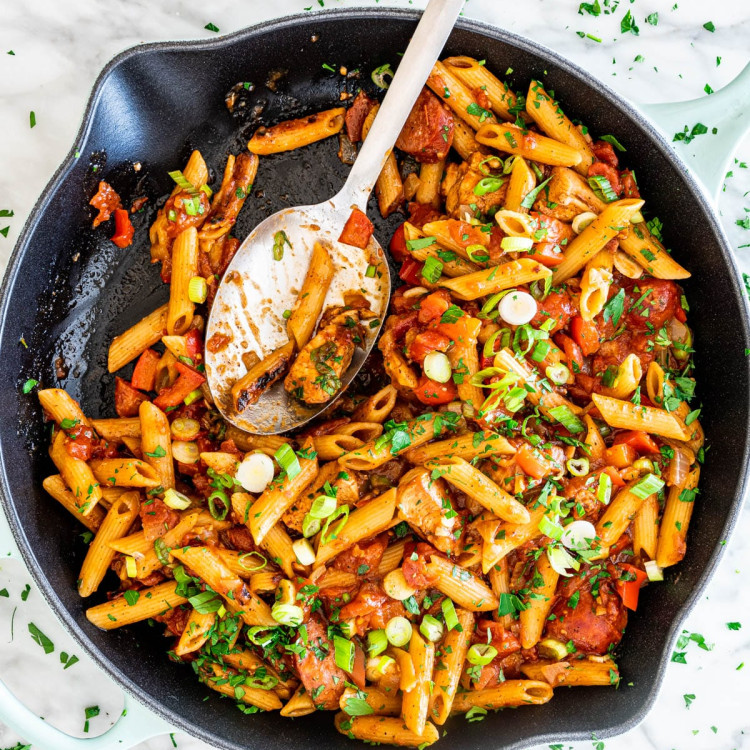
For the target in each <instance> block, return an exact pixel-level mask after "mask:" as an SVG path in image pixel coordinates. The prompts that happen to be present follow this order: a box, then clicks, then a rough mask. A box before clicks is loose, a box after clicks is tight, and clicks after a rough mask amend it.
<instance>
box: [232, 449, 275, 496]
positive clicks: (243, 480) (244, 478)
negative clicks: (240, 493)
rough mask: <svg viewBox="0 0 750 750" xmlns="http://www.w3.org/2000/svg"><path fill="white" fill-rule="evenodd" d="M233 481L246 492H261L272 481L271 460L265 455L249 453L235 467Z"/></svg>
mask: <svg viewBox="0 0 750 750" xmlns="http://www.w3.org/2000/svg"><path fill="white" fill-rule="evenodd" d="M235 479H236V480H237V481H238V482H239V483H240V484H241V485H242V486H243V488H244V489H246V490H247V491H248V492H255V493H258V492H263V490H265V489H266V487H268V485H269V484H270V483H271V481H272V480H273V460H272V459H271V457H270V456H267V455H266V454H265V453H251V454H249V455H248V456H245V458H244V459H243V461H242V463H241V464H240V465H239V466H238V467H237V474H236V475H235Z"/></svg>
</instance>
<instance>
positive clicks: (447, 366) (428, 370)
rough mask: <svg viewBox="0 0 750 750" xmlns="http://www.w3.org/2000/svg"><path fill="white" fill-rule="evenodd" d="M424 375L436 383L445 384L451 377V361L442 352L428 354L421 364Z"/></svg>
mask: <svg viewBox="0 0 750 750" xmlns="http://www.w3.org/2000/svg"><path fill="white" fill-rule="evenodd" d="M422 368H423V369H424V374H425V375H427V377H428V378H429V379H430V380H434V381H435V382H437V383H447V382H448V381H449V380H450V379H451V375H453V370H452V369H451V361H450V360H449V359H448V356H447V355H446V354H443V352H430V353H429V354H428V355H427V356H426V357H425V358H424V362H423V364H422Z"/></svg>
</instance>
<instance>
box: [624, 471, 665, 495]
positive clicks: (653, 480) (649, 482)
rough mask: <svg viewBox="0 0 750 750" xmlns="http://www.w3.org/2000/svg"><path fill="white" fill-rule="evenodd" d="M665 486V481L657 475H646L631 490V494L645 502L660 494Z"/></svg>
mask: <svg viewBox="0 0 750 750" xmlns="http://www.w3.org/2000/svg"><path fill="white" fill-rule="evenodd" d="M663 486H664V480H663V479H660V478H659V477H657V476H656V474H646V476H645V477H643V479H641V480H640V481H639V482H638V483H637V484H635V485H633V486H632V487H631V488H630V493H631V494H632V495H635V496H636V497H637V498H639V499H640V500H645V499H646V498H647V497H648V496H649V495H653V494H654V492H658V491H659V490H660V489H661V488H662V487H663Z"/></svg>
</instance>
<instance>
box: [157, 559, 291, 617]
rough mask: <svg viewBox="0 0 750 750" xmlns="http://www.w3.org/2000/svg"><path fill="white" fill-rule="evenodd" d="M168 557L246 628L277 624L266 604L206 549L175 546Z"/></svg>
mask: <svg viewBox="0 0 750 750" xmlns="http://www.w3.org/2000/svg"><path fill="white" fill-rule="evenodd" d="M171 554H172V555H173V556H174V557H176V558H177V559H178V560H179V561H180V562H181V563H183V564H184V565H186V566H187V567H188V568H190V569H191V570H192V571H193V572H194V573H195V574H196V575H197V576H198V577H199V578H200V579H201V580H203V581H204V582H205V583H206V584H207V585H208V586H210V587H211V588H212V589H213V590H214V591H215V592H216V593H217V594H219V595H220V596H221V597H222V598H223V599H224V604H225V606H226V608H227V609H228V610H230V611H232V612H238V613H239V614H240V616H241V617H242V619H243V621H244V622H245V624H246V625H251V626H252V625H267V626H269V627H274V626H275V625H277V622H276V620H274V619H273V617H271V608H270V607H269V606H268V604H266V603H265V602H264V601H263V600H262V599H259V598H258V597H257V596H255V594H253V593H252V592H251V591H250V589H248V587H247V586H246V585H245V584H244V583H243V581H242V580H241V579H240V578H238V577H237V576H235V575H233V574H232V572H231V571H230V570H229V568H227V566H226V565H225V564H224V563H223V562H222V560H221V558H220V557H219V555H218V554H217V553H216V552H214V551H213V550H212V549H211V548H210V547H175V548H173V549H172V550H171Z"/></svg>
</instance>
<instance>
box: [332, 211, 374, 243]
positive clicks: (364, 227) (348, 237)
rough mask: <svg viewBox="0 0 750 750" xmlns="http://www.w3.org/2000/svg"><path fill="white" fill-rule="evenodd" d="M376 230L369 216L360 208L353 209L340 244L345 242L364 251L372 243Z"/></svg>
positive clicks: (340, 238) (342, 233)
mask: <svg viewBox="0 0 750 750" xmlns="http://www.w3.org/2000/svg"><path fill="white" fill-rule="evenodd" d="M374 229H375V227H374V226H373V224H372V222H371V221H370V220H369V219H368V218H367V215H366V214H364V213H362V211H360V210H359V209H358V208H354V209H352V213H351V216H349V218H348V219H347V220H346V224H344V229H343V231H342V232H341V236H340V237H339V242H343V243H344V244H345V245H353V246H354V247H361V248H362V249H363V250H364V249H365V248H366V247H367V243H368V242H369V241H370V237H372V233H373V230H374Z"/></svg>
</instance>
